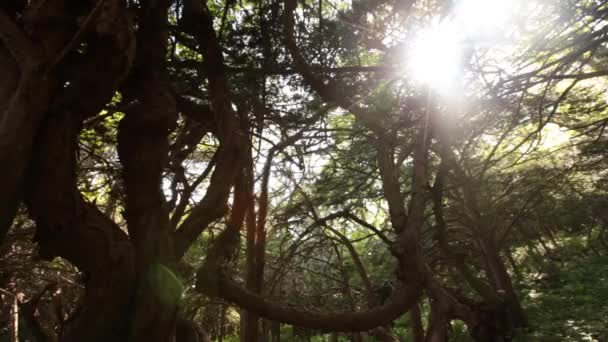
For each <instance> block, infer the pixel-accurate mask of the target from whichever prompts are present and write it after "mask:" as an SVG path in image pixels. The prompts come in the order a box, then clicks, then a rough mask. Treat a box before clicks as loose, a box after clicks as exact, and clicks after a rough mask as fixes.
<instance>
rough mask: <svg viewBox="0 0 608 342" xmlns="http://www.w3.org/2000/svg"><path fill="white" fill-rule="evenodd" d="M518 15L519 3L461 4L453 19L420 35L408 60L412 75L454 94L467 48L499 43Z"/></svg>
mask: <svg viewBox="0 0 608 342" xmlns="http://www.w3.org/2000/svg"><path fill="white" fill-rule="evenodd" d="M516 12H517V11H516V1H507V0H460V1H457V2H456V3H455V5H454V8H453V10H452V11H451V13H450V14H449V15H447V16H444V17H442V18H439V17H435V18H433V19H432V20H431V23H430V25H429V26H427V27H425V28H422V29H421V30H419V31H418V32H417V34H416V36H415V38H414V41H413V44H412V46H411V47H410V49H409V51H411V52H410V53H408V56H407V59H408V63H407V68H408V72H409V74H410V75H411V76H412V77H413V79H414V80H415V81H416V82H418V83H422V84H424V85H427V86H429V87H430V88H433V89H436V90H439V91H449V90H453V88H455V87H456V86H457V85H458V84H459V83H460V82H459V81H460V80H461V79H462V76H463V71H464V62H465V60H464V58H465V54H466V51H467V49H468V46H467V45H468V44H474V43H475V42H476V41H480V42H481V41H483V43H484V44H492V43H493V42H495V43H497V42H498V41H499V40H500V39H501V38H503V37H501V36H504V34H505V32H506V31H507V28H508V27H509V26H510V25H511V21H512V19H513V18H514V16H515V14H516ZM469 46H470V45H469Z"/></svg>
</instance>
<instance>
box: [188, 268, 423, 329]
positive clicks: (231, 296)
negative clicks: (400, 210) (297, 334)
mask: <svg viewBox="0 0 608 342" xmlns="http://www.w3.org/2000/svg"><path fill="white" fill-rule="evenodd" d="M217 281H218V283H219V293H218V295H219V296H220V297H222V298H224V299H226V300H227V301H230V302H233V303H235V304H237V305H239V306H240V307H242V308H244V309H246V310H248V311H251V312H255V313H256V314H258V315H260V316H263V317H265V318H267V319H270V320H273V321H277V322H282V323H287V324H293V325H297V326H301V327H305V328H310V329H317V330H322V331H345V332H346V331H367V330H371V329H373V328H376V327H379V326H382V325H385V324H387V323H390V322H391V321H393V320H395V319H397V318H398V317H399V316H401V315H402V314H404V313H405V312H407V311H408V310H409V309H410V308H411V307H412V306H413V305H414V304H415V303H416V301H417V300H418V298H419V297H420V295H421V294H422V290H421V289H420V288H419V287H416V286H409V287H402V288H400V289H399V290H397V291H396V292H395V294H394V296H393V297H392V298H391V300H389V301H388V302H387V303H386V304H384V305H382V306H378V307H374V308H371V309H368V310H365V311H359V312H341V313H333V314H331V313H320V312H311V311H304V310H298V309H294V308H290V307H287V306H284V305H280V304H278V303H274V302H271V301H268V300H267V299H265V298H263V297H262V296H259V295H256V294H254V293H252V292H250V291H247V290H245V289H244V288H242V287H241V286H239V285H238V284H236V283H235V282H234V281H231V280H229V279H227V278H225V277H219V278H218V279H217ZM198 285H199V284H198V283H197V287H198Z"/></svg>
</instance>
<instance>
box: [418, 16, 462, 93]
mask: <svg viewBox="0 0 608 342" xmlns="http://www.w3.org/2000/svg"><path fill="white" fill-rule="evenodd" d="M450 26H451V25H447V24H446V23H443V22H436V23H435V24H434V25H432V26H430V27H428V28H425V29H422V30H420V31H419V32H418V33H417V34H416V36H415V38H414V42H413V44H412V46H411V47H410V50H409V51H411V53H410V54H409V56H408V57H407V58H408V65H407V68H408V72H409V74H410V75H411V76H412V78H413V80H414V81H415V82H417V83H422V84H425V85H427V86H429V87H431V88H435V89H438V90H448V89H450V88H452V87H454V86H455V84H456V82H457V80H458V78H459V77H460V75H461V72H462V60H463V59H462V54H463V46H462V43H461V39H460V38H459V36H458V32H457V31H455V30H453V29H452V28H451V27H450Z"/></svg>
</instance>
